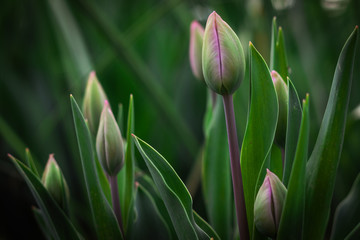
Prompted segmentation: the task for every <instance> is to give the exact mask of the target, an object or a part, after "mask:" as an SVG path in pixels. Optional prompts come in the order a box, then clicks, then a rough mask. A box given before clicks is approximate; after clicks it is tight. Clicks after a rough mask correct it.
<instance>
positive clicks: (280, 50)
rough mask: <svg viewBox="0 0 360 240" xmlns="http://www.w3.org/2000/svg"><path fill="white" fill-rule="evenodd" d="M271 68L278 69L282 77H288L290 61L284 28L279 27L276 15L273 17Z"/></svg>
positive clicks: (284, 78)
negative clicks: (288, 60) (287, 55)
mask: <svg viewBox="0 0 360 240" xmlns="http://www.w3.org/2000/svg"><path fill="white" fill-rule="evenodd" d="M270 69H271V70H275V71H277V72H278V73H279V74H280V76H281V77H282V79H283V80H284V81H286V78H287V77H288V63H287V57H286V51H285V41H284V34H283V31H282V28H281V27H279V28H278V29H277V25H276V17H274V18H273V23H272V32H271V50H270Z"/></svg>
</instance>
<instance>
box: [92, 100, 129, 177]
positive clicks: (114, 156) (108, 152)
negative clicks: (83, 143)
mask: <svg viewBox="0 0 360 240" xmlns="http://www.w3.org/2000/svg"><path fill="white" fill-rule="evenodd" d="M96 151H97V156H98V158H99V161H100V163H101V165H102V167H103V169H104V171H105V172H106V173H107V174H108V175H109V176H116V175H117V174H118V172H119V171H120V169H121V168H122V166H123V165H124V144H123V140H122V137H121V132H120V129H119V126H118V125H117V123H116V120H115V117H114V115H113V113H112V111H111V108H110V105H109V102H108V101H107V100H105V104H104V108H103V110H102V112H101V117H100V124H99V130H98V133H97V136H96Z"/></svg>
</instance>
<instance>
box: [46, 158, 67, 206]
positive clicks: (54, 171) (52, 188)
mask: <svg viewBox="0 0 360 240" xmlns="http://www.w3.org/2000/svg"><path fill="white" fill-rule="evenodd" d="M41 181H42V183H43V185H44V186H45V188H46V190H47V191H48V192H49V193H50V195H51V196H52V197H53V199H54V200H55V201H56V202H57V203H58V204H59V206H60V207H61V208H62V209H65V208H66V206H67V203H68V201H69V197H70V193H69V187H68V185H67V183H66V181H65V178H64V175H63V174H62V172H61V170H60V167H59V165H58V164H57V163H56V161H55V158H54V154H50V156H49V160H48V162H47V164H46V166H45V170H44V173H43V175H42V179H41Z"/></svg>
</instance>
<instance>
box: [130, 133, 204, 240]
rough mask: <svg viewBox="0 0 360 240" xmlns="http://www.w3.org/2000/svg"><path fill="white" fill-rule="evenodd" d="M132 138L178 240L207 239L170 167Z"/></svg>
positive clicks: (188, 198)
mask: <svg viewBox="0 0 360 240" xmlns="http://www.w3.org/2000/svg"><path fill="white" fill-rule="evenodd" d="M133 138H134V141H135V144H136V146H137V148H138V150H139V152H140V153H141V155H142V157H143V158H144V161H145V163H146V165H147V167H148V169H149V171H150V174H151V176H152V178H153V180H154V182H155V185H156V187H157V188H158V190H159V192H160V196H161V198H162V199H163V201H164V204H165V206H166V208H167V211H168V213H169V215H170V218H171V221H172V223H173V225H174V228H175V231H176V234H177V235H178V237H179V239H189V240H191V239H199V238H200V239H209V237H208V236H207V235H206V233H205V232H204V231H203V230H201V229H200V228H199V227H198V226H197V225H196V223H195V220H194V217H193V213H192V199H191V196H190V194H189V192H188V190H187V189H186V187H185V185H184V183H183V182H182V181H181V179H180V178H179V176H178V175H177V174H176V172H175V171H174V169H173V168H172V167H171V165H170V164H169V163H168V162H167V161H166V160H165V158H164V157H163V156H161V155H160V154H159V153H158V152H157V151H156V150H155V149H153V148H152V147H151V146H150V145H148V144H147V143H145V142H144V141H143V140H141V139H139V138H138V137H136V136H135V135H133Z"/></svg>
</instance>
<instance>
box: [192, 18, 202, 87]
mask: <svg viewBox="0 0 360 240" xmlns="http://www.w3.org/2000/svg"><path fill="white" fill-rule="evenodd" d="M203 39H204V28H203V27H202V26H201V25H200V23H199V22H198V21H192V23H191V25H190V48H189V57H190V66H191V70H192V72H193V74H194V76H195V77H196V78H197V79H199V80H203V79H204V76H203V71H202V63H201V61H202V56H201V54H202V45H203Z"/></svg>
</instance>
